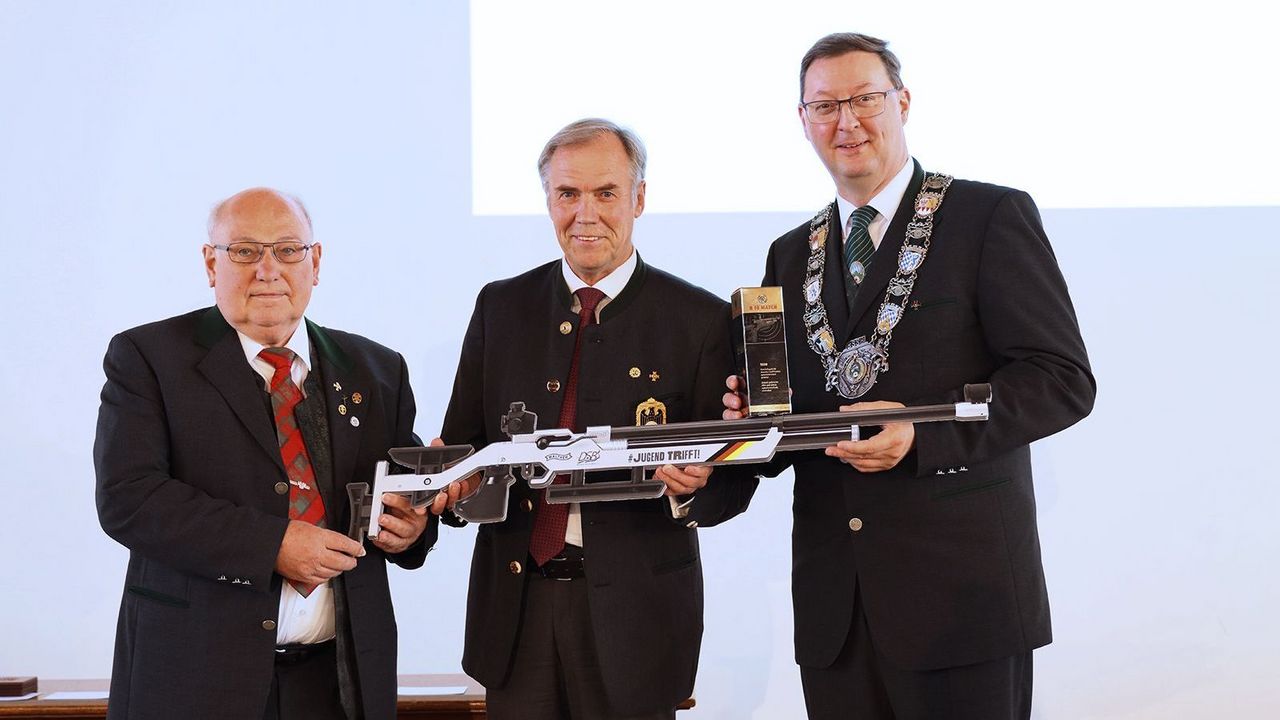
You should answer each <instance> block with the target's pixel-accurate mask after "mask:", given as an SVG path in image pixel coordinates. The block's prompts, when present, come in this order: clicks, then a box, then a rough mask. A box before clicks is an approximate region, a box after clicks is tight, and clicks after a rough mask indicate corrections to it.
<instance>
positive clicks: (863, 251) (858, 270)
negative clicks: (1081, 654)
mask: <svg viewBox="0 0 1280 720" xmlns="http://www.w3.org/2000/svg"><path fill="white" fill-rule="evenodd" d="M877 214H878V213H877V212H876V209H875V208H873V207H871V206H870V205H864V206H862V207H860V208H858V209H857V210H854V211H853V212H852V213H851V214H850V215H849V227H848V228H847V230H846V232H845V235H844V295H845V300H846V301H848V303H849V311H850V312H852V311H853V300H854V298H856V297H857V296H858V287H859V286H860V285H861V284H862V281H863V279H865V278H866V276H867V265H869V264H871V255H872V253H874V252H875V251H876V246H875V244H874V243H872V242H871V232H870V231H869V230H868V228H870V227H871V222H872V221H873V220H875V219H876V215H877Z"/></svg>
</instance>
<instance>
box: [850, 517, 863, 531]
mask: <svg viewBox="0 0 1280 720" xmlns="http://www.w3.org/2000/svg"><path fill="white" fill-rule="evenodd" d="M849 529H850V530H852V531H854V532H858V531H859V530H861V529H862V518H850V519H849Z"/></svg>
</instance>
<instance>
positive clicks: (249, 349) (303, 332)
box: [236, 318, 311, 370]
mask: <svg viewBox="0 0 1280 720" xmlns="http://www.w3.org/2000/svg"><path fill="white" fill-rule="evenodd" d="M236 335H238V336H240V347H241V348H243V349H244V357H245V359H246V360H248V361H249V364H251V365H252V364H253V361H254V359H256V358H257V357H258V353H260V352H262V348H264V347H267V346H266V345H263V344H261V343H259V342H258V341H256V340H254V339H252V338H250V337H249V336H248V335H245V334H244V333H242V332H240V331H239V330H236ZM284 346H285V347H287V348H289V349H290V350H292V351H293V352H294V354H295V355H297V356H298V359H299V360H301V361H302V364H303V365H304V366H305V367H306V368H307V370H310V369H311V338H309V337H308V336H307V319H306V318H301V319H299V320H298V327H297V329H295V330H294V331H293V337H291V338H289V342H287V343H285V344H284Z"/></svg>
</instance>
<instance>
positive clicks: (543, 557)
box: [529, 287, 604, 565]
mask: <svg viewBox="0 0 1280 720" xmlns="http://www.w3.org/2000/svg"><path fill="white" fill-rule="evenodd" d="M574 294H575V295H577V296H578V302H580V303H582V310H580V311H579V312H578V337H577V338H575V339H574V341H573V360H572V361H571V362H570V363H569V378H568V380H566V381H565V384H564V404H563V405H561V406H560V422H559V424H558V425H556V427H558V428H565V429H568V430H580V428H579V427H578V357H579V356H580V355H581V351H582V330H583V329H584V328H586V327H587V326H589V325H592V324H594V323H595V321H596V306H597V305H599V304H600V301H601V300H603V299H604V293H603V292H600V291H599V290H597V289H595V288H593V287H584V288H581V289H579V290H578V291H577V292H576V293H574ZM552 482H553V484H554V483H563V482H568V476H566V475H564V474H560V475H558V476H556V478H555V480H553V481H552ZM540 497H541V499H540V500H539V502H538V511H537V512H536V513H534V516H533V535H532V536H531V537H530V538H529V554H530V555H531V556H533V561H534V562H536V563H538V565H542V564H544V563H546V562H547V561H548V560H550V559H551V558H553V557H555V556H556V555H559V554H560V551H561V550H564V531H565V528H567V527H568V526H569V506H568V505H550V504H548V503H547V498H546V493H543V494H542V495H541V496H540Z"/></svg>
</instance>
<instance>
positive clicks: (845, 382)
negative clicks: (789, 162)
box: [725, 33, 1095, 720]
mask: <svg viewBox="0 0 1280 720" xmlns="http://www.w3.org/2000/svg"><path fill="white" fill-rule="evenodd" d="M800 91H801V97H800V106H799V108H798V109H797V110H798V112H799V119H800V121H801V123H802V124H803V127H804V132H805V136H806V137H807V138H808V139H809V141H810V142H811V143H812V145H813V148H814V150H815V151H816V152H817V154H818V157H819V158H820V159H821V160H822V162H823V163H824V164H825V165H826V167H827V170H828V171H829V173H830V174H831V178H832V180H833V181H834V182H835V185H836V193H837V197H836V200H835V201H834V202H832V203H831V204H830V205H828V206H827V207H826V208H824V209H823V210H822V212H820V213H819V214H818V215H817V216H816V217H815V218H813V220H811V221H809V222H806V223H804V224H803V225H801V226H800V227H798V228H796V229H794V230H792V231H791V232H789V233H787V234H785V235H783V236H782V237H781V238H779V239H778V240H777V241H776V242H774V243H773V246H772V247H771V248H770V250H769V257H768V261H767V263H766V266H765V277H764V280H763V284H764V285H780V286H782V288H783V299H784V304H785V308H786V325H787V342H788V345H789V346H790V350H791V351H790V355H789V359H790V363H791V365H790V372H791V387H792V388H793V390H794V397H793V406H794V408H795V410H796V411H799V412H819V411H832V410H836V409H850V408H855V409H871V408H882V407H892V406H898V405H900V404H901V403H902V402H904V401H905V402H908V403H911V404H923V403H942V402H954V401H957V400H959V399H961V398H960V397H959V388H960V387H961V386H962V385H963V384H964V383H972V382H983V383H990V384H991V386H992V388H993V389H994V403H993V404H992V408H991V420H990V421H989V422H986V423H975V424H959V423H931V424H922V425H920V426H919V427H914V426H912V425H910V424H896V425H888V426H886V427H884V428H883V431H881V432H879V434H877V435H874V436H873V437H869V438H866V439H863V440H859V441H856V442H854V441H846V442H841V443H839V444H838V445H835V446H832V447H830V448H827V449H826V451H825V452H817V451H815V452H810V453H794V454H787V455H786V456H783V457H781V458H780V461H779V462H777V463H776V464H774V465H773V466H772V467H771V468H770V469H769V471H768V473H767V474H776V473H778V472H781V470H782V469H783V468H785V467H786V466H788V465H790V466H792V467H794V469H795V476H796V481H795V504H794V523H795V526H794V531H793V536H792V537H793V540H792V551H793V554H794V568H793V572H792V588H793V595H794V606H795V641H796V661H797V662H798V663H799V664H800V667H801V677H802V680H803V685H804V693H805V702H806V705H807V706H808V711H809V717H810V718H853V717H857V718H896V719H897V720H903V719H904V718H920V719H924V718H929V719H930V720H936V719H939V718H973V719H974V720H995V719H996V718H1025V717H1028V715H1029V714H1030V707H1031V651H1032V650H1033V649H1034V648H1037V647H1040V646H1042V645H1045V644H1047V643H1048V642H1049V640H1050V631H1049V605H1048V598H1047V596H1046V591H1045V580H1044V571H1043V569H1042V567H1041V561H1040V545H1039V540H1038V537H1037V531H1036V514H1035V499H1034V495H1033V492H1032V483H1031V454H1030V449H1029V447H1028V445H1029V443H1031V442H1032V441H1034V440H1037V439H1039V438H1043V437H1045V436H1047V435H1051V434H1053V433H1055V432H1057V431H1059V430H1062V429H1063V428H1066V427H1067V426H1069V425H1071V424H1073V423H1075V422H1077V421H1078V420H1080V419H1081V418H1083V417H1084V416H1085V415H1087V414H1088V413H1089V411H1090V409H1091V408H1092V406H1093V399H1094V391H1095V384H1094V379H1093V375H1092V374H1091V372H1090V369H1089V361H1088V358H1087V356H1086V354H1085V348H1084V342H1083V341H1082V340H1081V337H1080V330H1079V328H1078V326H1077V323H1076V317H1075V312H1074V310H1073V309H1072V306H1071V299H1070V297H1069V296H1068V294H1067V286H1066V283H1065V282H1064V280H1063V277H1062V274H1061V272H1060V271H1059V269H1058V265H1057V262H1056V260H1055V259H1054V255H1053V251H1052V249H1051V248H1050V246H1049V241H1048V238H1046V236H1045V232H1044V229H1043V227H1042V226H1041V224H1040V217H1039V214H1038V212H1037V211H1036V207H1035V204H1034V203H1033V202H1032V201H1031V198H1030V197H1029V196H1028V195H1027V194H1026V193H1023V192H1020V191H1017V190H1012V189H1009V188H1004V187H997V186H995V185H986V184H982V183H976V182H969V181H963V180H955V181H952V180H951V178H949V177H947V176H944V175H938V174H934V173H928V172H926V171H925V169H924V168H923V167H921V165H920V164H919V163H918V162H915V161H913V160H912V158H911V157H910V155H908V153H907V145H906V140H905V136H904V133H903V125H905V123H906V121H907V115H908V111H909V110H910V107H911V94H910V91H908V90H907V88H906V87H905V86H904V85H903V83H902V78H901V75H900V66H899V63H898V59H897V58H896V57H895V56H894V55H893V53H892V52H890V51H889V50H888V49H887V47H886V44H885V43H884V42H883V41H881V40H878V39H876V38H872V37H868V36H865V35H857V34H852V33H842V34H836V35H830V36H827V37H825V38H823V39H821V40H819V41H818V42H817V44H815V45H814V46H813V48H811V49H810V50H809V52H808V53H807V54H806V55H805V57H804V60H803V61H802V63H801V68H800ZM998 96H999V93H996V95H994V96H990V97H988V98H987V100H988V101H989V102H997V103H998V102H1000V100H999V99H997V98H998ZM971 110H972V108H967V109H966V110H965V112H969V111H971ZM729 385H730V388H731V389H732V390H736V389H737V387H738V382H737V381H736V380H735V379H733V378H730V380H729ZM853 400H857V401H859V402H856V403H854V404H852V405H850V404H848V403H849V402H850V401H853ZM725 405H726V406H727V407H726V410H725V416H726V417H737V416H739V415H740V414H741V412H740V408H741V407H742V401H741V398H740V397H739V396H737V395H736V394H735V393H732V392H731V393H729V394H727V395H726V396H725Z"/></svg>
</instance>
